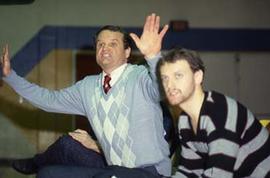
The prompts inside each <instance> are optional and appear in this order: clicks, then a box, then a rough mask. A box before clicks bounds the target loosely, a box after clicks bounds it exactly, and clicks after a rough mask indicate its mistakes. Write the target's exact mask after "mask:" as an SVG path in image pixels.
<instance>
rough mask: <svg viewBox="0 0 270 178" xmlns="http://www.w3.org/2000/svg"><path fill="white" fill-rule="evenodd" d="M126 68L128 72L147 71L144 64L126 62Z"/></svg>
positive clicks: (140, 72)
mask: <svg viewBox="0 0 270 178" xmlns="http://www.w3.org/2000/svg"><path fill="white" fill-rule="evenodd" d="M127 70H128V71H129V73H130V72H132V74H142V73H145V72H147V73H148V70H147V68H146V66H145V65H137V64H128V66H127Z"/></svg>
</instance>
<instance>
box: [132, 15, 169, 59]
mask: <svg viewBox="0 0 270 178" xmlns="http://www.w3.org/2000/svg"><path fill="white" fill-rule="evenodd" d="M159 26H160V17H159V16H157V15H156V14H154V13H153V14H151V15H149V16H147V17H146V20H145V24H144V27H143V33H142V35H141V37H138V36H137V35H136V34H134V33H131V34H130V36H131V38H132V39H133V40H134V42H135V44H136V46H137V47H138V49H139V50H140V51H141V53H142V54H143V55H144V57H145V59H151V58H153V57H155V56H156V55H157V54H158V53H159V52H160V50H161V44H162V40H163V37H164V35H165V33H166V32H167V30H168V28H169V26H168V25H165V26H164V27H163V29H162V30H161V31H160V32H159Z"/></svg>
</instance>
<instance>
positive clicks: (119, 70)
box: [102, 63, 127, 86]
mask: <svg viewBox="0 0 270 178" xmlns="http://www.w3.org/2000/svg"><path fill="white" fill-rule="evenodd" d="M126 66H127V63H125V64H122V65H121V66H119V67H118V68H116V69H114V70H113V71H112V72H111V74H110V77H111V78H112V79H111V81H110V85H111V86H113V85H114V84H115V83H116V82H117V81H118V79H119V78H120V76H121V74H122V73H123V72H124V70H125V68H126ZM105 75H107V74H106V73H105V72H104V71H103V72H102V83H104V77H105Z"/></svg>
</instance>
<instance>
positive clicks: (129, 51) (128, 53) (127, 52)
mask: <svg viewBox="0 0 270 178" xmlns="http://www.w3.org/2000/svg"><path fill="white" fill-rule="evenodd" d="M125 53H126V59H128V58H129V57H130V53H131V48H130V47H128V48H127V49H125Z"/></svg>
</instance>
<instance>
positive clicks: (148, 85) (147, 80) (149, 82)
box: [140, 53, 161, 102]
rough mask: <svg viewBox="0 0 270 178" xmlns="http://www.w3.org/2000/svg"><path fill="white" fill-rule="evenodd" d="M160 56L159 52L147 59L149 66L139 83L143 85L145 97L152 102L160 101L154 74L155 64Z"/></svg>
mask: <svg viewBox="0 0 270 178" xmlns="http://www.w3.org/2000/svg"><path fill="white" fill-rule="evenodd" d="M160 57H161V53H159V54H158V55H157V56H155V57H154V58H152V59H148V60H147V64H148V66H149V73H148V74H147V75H144V76H143V77H142V78H141V81H140V84H141V85H142V87H143V93H144V95H145V97H146V98H147V97H148V98H149V99H151V100H152V101H154V102H159V101H160V92H159V84H158V81H157V76H156V66H157V63H158V61H159V59H160Z"/></svg>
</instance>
